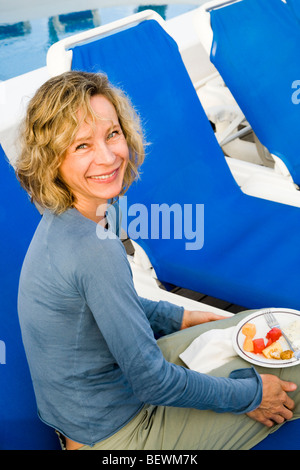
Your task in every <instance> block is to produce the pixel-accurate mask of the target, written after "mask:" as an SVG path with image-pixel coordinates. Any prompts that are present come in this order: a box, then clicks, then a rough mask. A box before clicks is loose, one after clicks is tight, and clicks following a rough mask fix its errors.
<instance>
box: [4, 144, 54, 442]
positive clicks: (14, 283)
mask: <svg viewBox="0 0 300 470" xmlns="http://www.w3.org/2000/svg"><path fill="white" fill-rule="evenodd" d="M0 188H1V205H0V225H1V244H0V259H1V264H0V324H1V330H0V331H1V332H0V340H1V341H2V342H3V343H4V353H5V355H4V354H3V350H2V354H1V358H2V361H1V359H0V376H1V387H0V403H1V406H0V422H1V427H0V449H2V450H55V449H58V448H59V442H58V439H57V436H56V434H55V433H54V431H53V429H51V428H49V427H48V426H46V425H45V424H43V423H42V422H41V421H40V419H39V418H38V415H37V406H36V401H35V396H34V391H33V386H32V382H31V377H30V373H29V369H28V364H27V360H26V356H25V351H24V348H23V343H22V338H21V331H20V327H19V320H18V313H17V295H18V283H19V275H20V271H21V267H22V263H23V259H24V256H25V254H26V251H27V248H28V246H29V243H30V241H31V238H32V236H33V234H34V231H35V229H36V226H37V224H38V222H39V220H40V214H39V212H38V211H37V209H36V208H35V207H34V205H33V204H31V203H30V202H29V200H28V197H27V195H26V193H25V191H24V190H23V189H21V187H20V184H19V183H18V181H17V179H16V177H15V173H14V170H13V168H12V167H11V165H10V164H9V163H8V161H7V158H6V156H5V154H4V151H3V149H2V147H1V146H0ZM3 343H1V345H3ZM4 356H5V357H4ZM3 358H4V361H3Z"/></svg>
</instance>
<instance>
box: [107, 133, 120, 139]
mask: <svg viewBox="0 0 300 470" xmlns="http://www.w3.org/2000/svg"><path fill="white" fill-rule="evenodd" d="M118 135H120V132H119V131H112V132H110V133H109V134H108V136H107V140H110V139H113V138H114V137H116V136H118Z"/></svg>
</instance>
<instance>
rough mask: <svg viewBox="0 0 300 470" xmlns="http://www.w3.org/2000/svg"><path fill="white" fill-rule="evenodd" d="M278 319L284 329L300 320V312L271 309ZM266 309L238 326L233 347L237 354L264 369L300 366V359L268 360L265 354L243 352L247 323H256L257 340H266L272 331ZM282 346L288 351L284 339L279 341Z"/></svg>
mask: <svg viewBox="0 0 300 470" xmlns="http://www.w3.org/2000/svg"><path fill="white" fill-rule="evenodd" d="M271 310H272V312H273V313H274V315H275V316H276V319H277V320H278V322H279V324H280V326H281V327H282V328H283V329H284V327H287V326H288V325H289V324H290V323H292V322H293V321H295V320H299V319H300V312H299V311H298V310H290V309H282V308H272V309H271ZM265 311H266V309H262V310H258V311H256V312H254V313H252V314H250V315H249V316H248V317H246V318H244V319H243V320H242V321H240V323H239V324H238V325H237V326H236V328H235V330H234V333H233V338H232V339H233V347H234V349H235V351H236V352H237V354H238V355H239V356H240V357H241V358H243V359H245V360H246V361H248V362H251V363H252V364H255V365H257V366H262V367H271V368H282V367H292V366H296V365H298V364H300V359H296V358H295V357H292V358H291V359H286V360H277V359H267V358H266V357H264V356H263V354H254V353H251V352H247V351H244V350H243V344H244V341H245V335H243V333H242V328H243V326H244V325H245V323H254V324H255V326H256V334H255V336H254V339H255V338H265V337H266V334H267V333H268V331H269V330H270V328H269V327H268V325H267V323H266V321H265V319H264V312H265ZM279 341H280V342H281V343H282V345H284V349H288V346H287V344H286V342H285V340H284V338H283V337H281V338H280V340H279Z"/></svg>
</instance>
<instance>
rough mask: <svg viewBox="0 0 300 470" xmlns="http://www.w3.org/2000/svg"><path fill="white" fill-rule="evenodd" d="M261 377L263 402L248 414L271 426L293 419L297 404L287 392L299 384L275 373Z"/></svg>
mask: <svg viewBox="0 0 300 470" xmlns="http://www.w3.org/2000/svg"><path fill="white" fill-rule="evenodd" d="M261 379H262V384H263V397H262V401H261V404H260V405H259V407H258V408H256V410H254V411H250V412H249V413H247V415H248V416H249V417H250V418H252V419H254V420H255V421H258V422H260V423H262V424H264V425H265V426H267V427H269V428H270V427H272V426H273V425H274V424H275V423H278V424H280V423H283V422H284V421H285V420H287V419H291V418H292V417H293V413H292V410H293V408H294V406H295V404H294V401H293V400H292V399H291V398H290V397H289V396H288V394H287V392H293V391H294V390H296V388H297V385H296V384H295V383H294V382H286V381H284V380H280V379H279V378H278V377H277V376H275V375H269V374H262V375H261Z"/></svg>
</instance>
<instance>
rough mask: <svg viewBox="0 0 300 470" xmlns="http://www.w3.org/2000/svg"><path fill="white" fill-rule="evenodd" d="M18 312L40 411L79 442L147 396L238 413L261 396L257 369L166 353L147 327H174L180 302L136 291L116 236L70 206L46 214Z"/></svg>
mask: <svg viewBox="0 0 300 470" xmlns="http://www.w3.org/2000/svg"><path fill="white" fill-rule="evenodd" d="M99 230H100V232H99ZM99 233H102V234H104V235H105V234H106V235H108V234H109V236H106V237H105V236H100V237H99ZM18 310H19V319H20V325H21V331H22V337H23V343H24V347H25V351H26V355H27V359H28V363H29V367H30V372H31V376H32V381H33V385H34V390H35V395H36V400H37V406H38V413H39V416H40V418H41V419H42V420H43V421H44V422H45V423H47V424H48V425H50V426H52V427H54V428H55V429H57V430H59V431H60V432H61V433H63V434H64V435H65V436H67V437H69V438H70V439H72V440H74V441H77V442H80V443H82V444H87V445H93V444H94V443H95V442H98V441H100V440H103V439H105V438H107V437H109V436H110V435H112V434H114V433H115V432H117V431H118V430H119V429H121V428H122V427H123V426H124V425H125V424H127V423H128V422H129V421H130V420H131V419H132V418H133V417H134V416H135V415H136V414H137V413H138V412H139V411H140V410H141V408H142V407H143V406H144V404H145V403H150V404H154V405H167V406H175V407H194V408H197V409H211V410H214V411H216V412H228V411H229V412H233V413H243V412H247V411H250V410H252V409H255V408H256V407H257V406H258V405H259V403H260V401H261V396H262V395H261V394H262V386H261V380H260V377H259V376H258V375H257V374H256V372H255V371H254V369H242V370H240V371H236V372H235V373H233V374H232V375H231V376H230V377H229V378H217V377H211V376H208V375H204V374H200V373H198V372H195V371H192V370H189V369H186V368H185V367H181V366H177V365H174V364H171V363H169V362H167V361H166V360H165V359H164V357H163V355H162V353H161V351H160V349H159V347H158V346H157V343H156V340H155V337H154V333H159V334H163V335H164V334H169V333H173V332H175V331H177V330H178V329H179V328H180V326H181V321H182V316H183V308H181V307H178V306H175V305H172V304H170V303H168V302H153V301H150V300H147V299H143V298H141V297H139V296H138V295H137V293H136V291H135V288H134V285H133V280H132V273H131V269H130V265H129V263H128V260H127V256H126V252H125V249H124V247H123V244H122V242H121V241H120V239H119V238H118V237H117V236H116V235H113V233H112V232H111V231H110V230H109V231H108V232H105V229H104V228H102V227H99V225H97V224H95V223H94V222H93V221H91V220H89V219H87V218H85V217H84V216H82V215H81V214H80V213H79V212H78V211H77V210H76V209H70V210H68V211H66V212H64V213H63V214H62V215H60V216H56V215H53V214H52V213H51V212H49V211H45V213H44V215H43V217H42V220H41V222H40V224H39V226H38V228H37V230H36V233H35V235H34V237H33V240H32V242H31V244H30V247H29V249H28V252H27V255H26V257H25V260H24V263H23V268H22V272H21V276H20V284H19V297H18Z"/></svg>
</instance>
